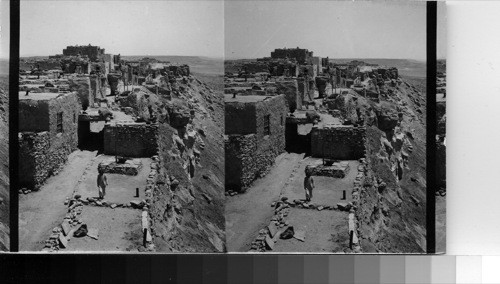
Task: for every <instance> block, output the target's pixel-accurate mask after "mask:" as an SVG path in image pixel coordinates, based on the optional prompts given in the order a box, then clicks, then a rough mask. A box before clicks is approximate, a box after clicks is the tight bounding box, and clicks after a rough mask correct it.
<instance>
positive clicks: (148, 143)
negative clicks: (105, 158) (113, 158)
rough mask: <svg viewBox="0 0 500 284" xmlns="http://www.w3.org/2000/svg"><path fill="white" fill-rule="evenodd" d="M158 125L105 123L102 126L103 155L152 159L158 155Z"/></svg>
mask: <svg viewBox="0 0 500 284" xmlns="http://www.w3.org/2000/svg"><path fill="white" fill-rule="evenodd" d="M157 136H158V124H146V123H136V122H126V123H112V124H111V123H107V124H106V125H105V126H104V154H105V155H119V156H124V157H135V158H140V157H152V156H154V155H157V154H158V140H157Z"/></svg>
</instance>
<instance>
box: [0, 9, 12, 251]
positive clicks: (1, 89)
mask: <svg viewBox="0 0 500 284" xmlns="http://www.w3.org/2000/svg"><path fill="white" fill-rule="evenodd" d="M9 4H10V3H9V1H1V2H0V26H1V27H2V28H1V29H0V251H9V250H10V229H9V228H10V195H9V189H10V187H9V183H10V181H9V45H10V35H9V32H10V23H9V21H10V17H9V16H10V13H9V10H10V5H9Z"/></svg>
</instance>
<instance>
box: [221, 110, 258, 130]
mask: <svg viewBox="0 0 500 284" xmlns="http://www.w3.org/2000/svg"><path fill="white" fill-rule="evenodd" d="M255 106H256V105H255V104H251V103H240V102H226V103H225V113H224V114H225V115H224V118H225V133H226V134H250V133H255V132H256V129H257V125H256V121H255Z"/></svg>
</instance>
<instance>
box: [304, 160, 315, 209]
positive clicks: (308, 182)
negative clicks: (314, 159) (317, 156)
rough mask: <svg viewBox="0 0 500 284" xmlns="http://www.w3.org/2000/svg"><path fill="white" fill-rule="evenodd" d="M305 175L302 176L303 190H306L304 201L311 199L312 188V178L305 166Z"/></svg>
mask: <svg viewBox="0 0 500 284" xmlns="http://www.w3.org/2000/svg"><path fill="white" fill-rule="evenodd" d="M305 172H306V176H305V177H304V190H305V191H306V201H307V202H309V201H311V198H312V192H313V189H314V180H313V178H312V174H311V171H310V169H309V168H308V167H306V170H305Z"/></svg>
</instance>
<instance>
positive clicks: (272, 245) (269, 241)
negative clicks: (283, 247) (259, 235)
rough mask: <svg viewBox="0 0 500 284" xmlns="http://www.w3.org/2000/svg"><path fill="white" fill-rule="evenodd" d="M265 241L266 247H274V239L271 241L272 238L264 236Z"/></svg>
mask: <svg viewBox="0 0 500 284" xmlns="http://www.w3.org/2000/svg"><path fill="white" fill-rule="evenodd" d="M265 242H266V245H267V247H268V248H269V249H270V250H273V248H274V241H273V239H271V238H270V237H269V236H266V240H265Z"/></svg>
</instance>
